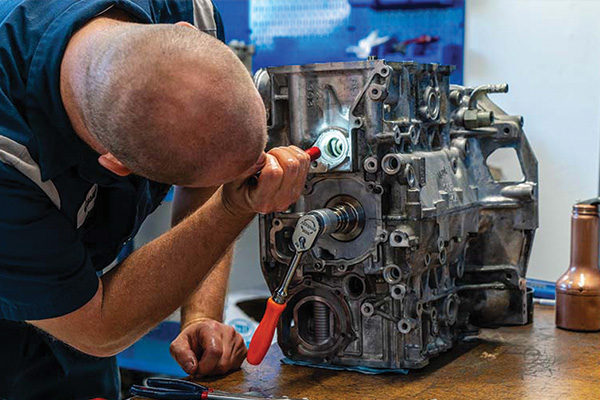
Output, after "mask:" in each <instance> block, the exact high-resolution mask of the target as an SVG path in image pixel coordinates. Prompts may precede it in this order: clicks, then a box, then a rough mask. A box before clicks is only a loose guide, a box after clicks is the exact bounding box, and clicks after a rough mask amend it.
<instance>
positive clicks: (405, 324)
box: [398, 318, 412, 334]
mask: <svg viewBox="0 0 600 400" xmlns="http://www.w3.org/2000/svg"><path fill="white" fill-rule="evenodd" d="M411 325H412V324H411V323H410V321H409V320H408V319H406V318H404V319H401V320H400V321H398V331H400V333H403V334H407V333H409V332H410V330H411V329H412V326H411Z"/></svg>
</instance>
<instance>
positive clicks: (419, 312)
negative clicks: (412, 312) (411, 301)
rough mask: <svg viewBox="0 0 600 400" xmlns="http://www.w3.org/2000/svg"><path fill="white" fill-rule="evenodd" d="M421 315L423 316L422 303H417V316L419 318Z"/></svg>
mask: <svg viewBox="0 0 600 400" xmlns="http://www.w3.org/2000/svg"><path fill="white" fill-rule="evenodd" d="M421 314H423V303H421V302H418V303H417V315H418V316H419V317H420V316H421Z"/></svg>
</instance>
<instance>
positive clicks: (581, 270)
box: [556, 199, 600, 331]
mask: <svg viewBox="0 0 600 400" xmlns="http://www.w3.org/2000/svg"><path fill="white" fill-rule="evenodd" d="M599 202H600V199H593V200H588V201H584V202H580V203H577V204H575V205H574V206H573V214H572V216H571V264H570V265H569V269H568V270H567V272H565V273H564V274H563V275H562V276H561V277H560V278H559V279H558V281H557V282H556V326H558V327H559V328H563V329H569V330H573V331H598V330H600V269H598V246H599V243H598V203H599Z"/></svg>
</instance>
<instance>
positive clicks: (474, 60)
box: [465, 0, 600, 280]
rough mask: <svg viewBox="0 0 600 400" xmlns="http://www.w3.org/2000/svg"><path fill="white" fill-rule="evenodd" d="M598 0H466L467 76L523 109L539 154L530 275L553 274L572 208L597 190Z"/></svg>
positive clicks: (562, 263)
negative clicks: (499, 87)
mask: <svg viewBox="0 0 600 400" xmlns="http://www.w3.org/2000/svg"><path fill="white" fill-rule="evenodd" d="M599 15H600V1H594V0H589V1H585V0H579V1H567V0H563V1H553V0H467V16H466V31H465V35H466V37H465V84H467V85H478V84H484V83H501V82H507V83H508V84H509V85H510V92H509V93H508V94H505V95H500V94H499V95H493V96H494V97H493V99H494V101H496V102H497V103H498V104H499V105H500V106H501V107H502V108H503V109H504V110H505V111H507V112H508V113H511V114H520V115H523V116H524V117H525V126H524V128H525V132H526V133H527V136H528V137H529V140H530V142H531V144H532V146H533V149H534V151H535V153H536V155H537V158H538V161H539V171H540V229H539V231H538V234H537V237H536V239H535V243H534V248H533V256H532V259H531V262H530V269H529V273H528V276H530V277H535V278H541V279H546V280H556V279H557V278H558V276H559V275H560V274H561V273H563V272H564V271H565V270H566V268H567V266H568V263H569V236H570V210H571V206H572V204H573V203H574V202H575V201H576V200H577V199H584V198H590V197H594V196H595V195H596V194H597V193H598V159H599V155H600V152H599V149H600V148H599V137H600V135H599V133H600V126H599V125H600V117H599V116H600V23H598V21H599V20H598V16H599Z"/></svg>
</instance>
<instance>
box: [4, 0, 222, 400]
mask: <svg viewBox="0 0 600 400" xmlns="http://www.w3.org/2000/svg"><path fill="white" fill-rule="evenodd" d="M113 7H117V8H119V9H122V10H124V11H126V12H128V13H129V14H130V15H131V16H132V17H133V18H134V19H135V20H137V22H140V23H148V24H153V23H175V22H177V21H187V22H190V23H193V24H196V26H198V27H199V28H200V29H202V30H205V31H206V32H208V33H211V34H213V35H215V36H218V37H219V39H221V40H224V33H223V27H222V22H221V19H220V15H219V14H218V11H217V10H216V8H215V7H214V6H213V4H212V3H211V1H210V0H2V1H0V399H19V400H24V399H34V398H44V399H46V398H56V399H58V398H60V399H69V398H92V397H105V398H118V394H117V393H118V387H117V385H118V375H117V374H116V364H115V360H114V358H109V359H98V358H95V357H90V356H87V355H84V354H82V353H79V352H77V351H75V350H73V349H71V348H70V347H68V346H66V345H64V344H62V343H60V342H57V341H55V340H53V339H51V338H49V337H48V336H47V335H45V334H43V333H40V332H39V331H37V330H36V329H35V328H33V327H31V326H30V325H28V324H26V323H24V322H23V321H25V320H39V319H46V318H53V317H58V316H61V315H65V314H68V313H70V312H72V311H74V310H77V309H78V308H80V307H81V306H83V305H84V304H85V303H87V302H88V301H89V300H90V299H91V298H92V297H93V296H94V294H95V293H96V291H97V289H98V271H101V270H102V269H103V268H105V267H106V266H107V265H109V264H110V263H111V262H112V261H113V260H114V259H115V257H116V256H117V255H118V253H119V251H120V249H121V248H122V247H123V245H124V244H125V243H126V242H127V241H128V240H129V239H130V238H131V237H132V236H133V235H135V233H136V232H137V231H138V229H139V227H140V225H141V224H142V222H143V221H144V219H145V218H146V217H147V216H148V215H149V214H150V213H151V212H152V211H154V210H155V209H156V207H157V206H158V205H159V204H160V202H161V201H162V199H163V198H164V196H165V194H166V193H167V191H168V189H169V186H168V185H164V184H160V183H156V182H152V181H150V180H148V179H145V178H142V177H139V176H135V175H131V176H128V177H119V176H117V175H115V174H113V173H111V172H110V171H108V170H106V169H104V168H103V167H102V166H100V165H99V164H98V154H96V153H95V152H94V151H93V150H92V149H91V148H89V147H88V146H87V145H86V144H85V143H84V142H83V141H82V140H81V139H80V138H79V137H78V136H77V135H76V134H75V132H74V131H73V128H72V126H71V124H70V122H69V119H68V117H67V114H66V112H65V110H64V107H63V104H62V100H61V96H60V90H59V87H60V86H59V76H60V65H61V60H62V57H63V53H64V51H65V48H66V46H67V44H68V42H69V39H70V37H71V36H72V35H73V33H74V32H76V31H77V30H78V29H79V28H81V27H82V26H83V25H84V24H85V23H86V22H88V21H89V20H90V19H92V18H94V17H96V16H98V15H100V14H102V13H103V12H105V11H107V10H109V9H111V8H113ZM132 51H135V49H132ZM76 382H79V383H76ZM81 382H85V384H84V386H85V388H83V387H82V386H81V385H82V383H81Z"/></svg>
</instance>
